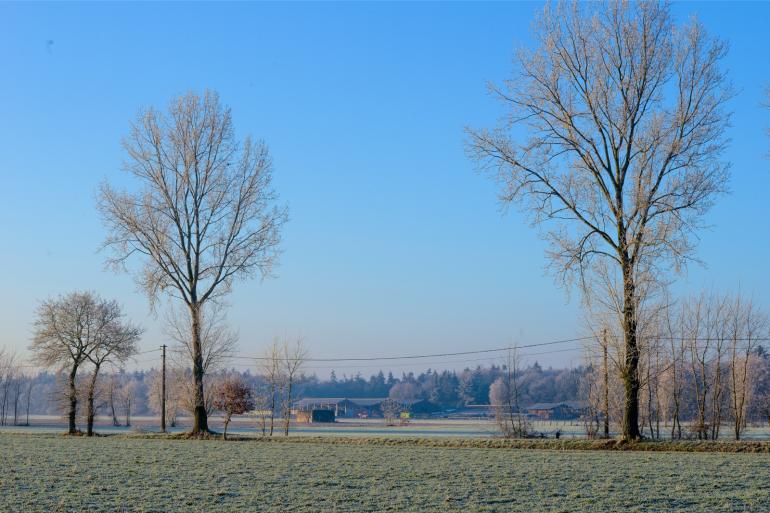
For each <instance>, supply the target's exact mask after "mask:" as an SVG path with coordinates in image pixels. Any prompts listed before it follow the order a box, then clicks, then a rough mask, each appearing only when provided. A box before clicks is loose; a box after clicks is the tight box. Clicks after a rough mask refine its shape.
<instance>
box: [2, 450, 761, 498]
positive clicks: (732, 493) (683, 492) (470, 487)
mask: <svg viewBox="0 0 770 513" xmlns="http://www.w3.org/2000/svg"><path fill="white" fill-rule="evenodd" d="M0 454H3V455H4V458H5V461H6V462H10V465H9V466H8V468H9V471H8V472H6V473H5V474H4V475H3V476H2V478H0V479H1V480H0V511H4V512H37V511H41V512H47V513H48V512H55V511H59V512H80V511H89V512H113V511H130V512H134V511H136V512H204V511H206V512H215V511H227V512H253V511H260V512H284V511H292V512H311V511H313V512H315V511H338V512H353V511H442V512H443V511H463V512H468V511H486V512H493V511H494V512H519V511H520V512H537V511H570V512H582V511H586V512H588V511H618V512H620V511H623V512H641V511H644V512H668V511H687V512H692V513H700V512H704V513H705V512H710V513H712V512H713V513H716V512H727V511H729V512H734V511H764V510H765V509H763V508H766V507H767V504H770V489H769V488H768V486H767V483H768V482H770V465H768V459H767V454H723V453H666V452H655V453H648V452H608V451H540V450H522V449H518V450H510V449H485V448H448V447H422V446H413V445H412V446H383V445H366V444H361V445H343V444H321V443H318V444H308V443H291V442H287V443H281V444H261V443H232V442H231V443H226V442H220V441H211V440H209V441H195V440H169V439H166V440H162V439H135V438H117V437H104V438H98V439H90V440H89V439H85V438H80V437H71V438H68V437H58V436H32V435H27V436H25V435H2V436H0ZM200 461H206V462H207V464H206V465H198V464H194V463H197V462H200Z"/></svg>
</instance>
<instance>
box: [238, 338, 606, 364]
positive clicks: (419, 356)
mask: <svg viewBox="0 0 770 513" xmlns="http://www.w3.org/2000/svg"><path fill="white" fill-rule="evenodd" d="M593 338H594V337H578V338H569V339H563V340H553V341H550V342H540V343H536V344H524V345H511V346H507V347H497V348H494V349H478V350H475V351H458V352H454V353H434V354H417V355H404V356H371V357H349V358H348V357H345V358H342V357H337V358H306V359H305V360H304V361H306V362H372V361H388V360H417V359H423V358H441V357H445V356H463V355H469V354H484V353H499V352H502V351H511V350H513V349H525V348H529V347H542V346H551V345H555V344H567V343H569V342H579V341H583V340H591V339H593ZM231 358H239V359H245V360H273V358H270V357H268V356H242V355H232V356H231Z"/></svg>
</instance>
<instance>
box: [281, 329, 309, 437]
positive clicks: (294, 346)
mask: <svg viewBox="0 0 770 513" xmlns="http://www.w3.org/2000/svg"><path fill="white" fill-rule="evenodd" d="M307 356H308V351H307V348H306V347H305V344H304V342H303V341H302V339H301V338H300V339H297V340H296V341H295V342H294V343H290V342H289V341H288V340H285V341H284V343H283V366H284V367H283V376H284V378H285V385H284V386H285V394H284V403H283V434H284V436H289V424H290V423H291V406H292V402H293V401H294V396H293V393H294V384H295V382H296V380H297V378H298V377H299V375H300V372H302V367H303V366H304V365H305V360H307Z"/></svg>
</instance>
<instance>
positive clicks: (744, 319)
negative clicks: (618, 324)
mask: <svg viewBox="0 0 770 513" xmlns="http://www.w3.org/2000/svg"><path fill="white" fill-rule="evenodd" d="M647 313H648V315H646V316H645V322H644V324H643V326H642V330H641V333H642V336H641V337H640V348H639V352H640V375H641V390H640V396H641V399H642V401H641V407H640V421H639V427H640V431H641V432H644V431H645V429H646V430H647V433H648V436H650V437H652V438H660V437H662V436H666V433H664V432H663V429H662V426H661V424H663V426H667V427H668V434H667V436H670V438H672V439H678V438H682V437H685V436H686V437H691V436H692V437H696V438H698V439H717V438H718V437H719V436H720V431H721V429H722V428H723V426H724V425H725V424H726V423H729V425H730V427H731V432H732V435H733V437H734V438H735V439H736V440H738V439H740V438H741V435H742V433H743V430H744V429H745V427H746V423H747V420H748V418H749V416H750V414H751V415H752V416H753V417H754V418H755V419H756V418H757V417H759V416H764V418H765V419H767V420H768V422H770V382H768V372H770V366H769V365H768V362H769V361H770V358H768V353H767V352H766V350H765V347H764V345H763V344H765V343H766V342H767V341H768V340H769V339H770V322H769V320H768V316H767V314H766V313H765V312H763V311H761V310H760V309H758V308H757V306H756V305H755V304H754V303H753V302H751V301H749V300H747V299H746V298H744V297H743V296H741V295H740V294H736V295H729V294H716V293H711V294H706V293H703V294H700V295H698V296H695V297H689V298H684V299H682V300H680V301H679V302H676V303H670V302H669V301H665V302H664V303H663V304H657V305H649V306H648V307H647ZM612 326H613V325H612V324H608V325H607V326H606V328H605V329H603V330H601V333H600V334H598V336H597V340H598V347H599V349H600V351H595V350H594V351H591V353H590V356H589V359H590V360H591V363H592V369H593V370H592V372H591V373H589V374H588V375H587V378H588V379H587V380H586V382H585V383H584V394H585V395H586V396H587V397H588V399H589V402H590V404H591V408H592V411H593V413H594V416H593V417H594V419H595V420H596V422H597V423H598V419H599V417H602V418H605V419H614V420H618V421H620V422H622V421H623V420H624V419H623V418H622V417H621V416H620V413H619V412H620V411H621V409H622V405H623V400H622V394H621V393H620V389H621V383H620V380H619V379H618V376H619V374H620V369H621V368H622V365H623V363H622V362H623V359H624V347H623V345H622V344H621V343H619V342H620V341H621V340H622V336H621V335H620V334H619V333H617V332H616V331H614V330H613V329H612ZM596 353H599V354H601V355H607V356H606V359H605V358H604V357H597V356H596ZM683 423H684V427H683Z"/></svg>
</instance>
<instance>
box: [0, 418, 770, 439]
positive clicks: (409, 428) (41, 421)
mask: <svg viewBox="0 0 770 513" xmlns="http://www.w3.org/2000/svg"><path fill="white" fill-rule="evenodd" d="M209 424H210V426H211V427H212V428H213V429H215V430H219V431H221V430H222V419H221V418H220V417H217V416H213V417H211V418H210V419H209ZM189 426H190V419H187V418H181V419H179V424H178V425H177V427H175V428H169V431H171V432H179V433H181V432H184V431H186V430H188V429H189ZM277 426H282V425H281V424H280V423H277ZM82 427H83V426H81V428H82ZM531 428H532V430H533V432H534V433H542V435H543V436H545V437H547V438H554V437H555V433H556V431H557V430H558V431H560V433H561V438H585V427H584V426H583V424H582V423H581V422H580V421H575V420H570V421H534V422H532V424H531ZM66 429H67V423H66V420H65V419H63V418H62V417H61V416H56V415H33V416H31V417H30V425H29V426H13V425H7V426H0V432H3V431H5V432H15V433H27V432H29V433H35V432H37V433H40V432H48V433H61V432H63V431H66ZM159 429H160V427H159V425H158V419H157V418H156V417H142V416H136V417H133V418H132V426H131V427H125V426H117V427H116V426H113V425H112V422H111V419H110V418H107V417H97V419H96V431H97V432H99V433H107V434H129V433H132V432H135V431H137V430H144V431H158V430H159ZM278 430H279V431H280V429H278ZM669 431H670V428H669V427H667V426H664V427H661V433H662V434H663V438H666V437H667V436H668V435H669ZM229 432H230V433H233V434H241V435H251V436H254V435H257V434H258V433H259V430H258V429H257V426H256V420H255V419H254V418H250V417H247V416H239V417H235V418H233V422H232V423H231V424H230V427H229ZM498 433H499V432H498V428H497V425H496V424H495V422H494V421H493V420H491V419H444V418H436V419H412V420H411V421H410V422H409V423H408V424H406V425H404V426H387V425H385V422H384V421H383V420H382V419H344V418H341V419H337V422H334V423H331V424H298V423H294V422H292V425H291V431H290V436H334V437H337V436H355V437H362V436H363V437H369V436H384V437H429V438H445V437H450V438H491V437H496V436H498ZM614 434H616V433H614V432H613V435H614ZM720 438H721V439H723V440H731V439H732V431H731V429H730V426H728V425H725V426H723V428H722V431H721V437H720ZM743 439H745V440H770V427H768V426H749V427H747V428H746V431H745V433H744V434H743Z"/></svg>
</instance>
